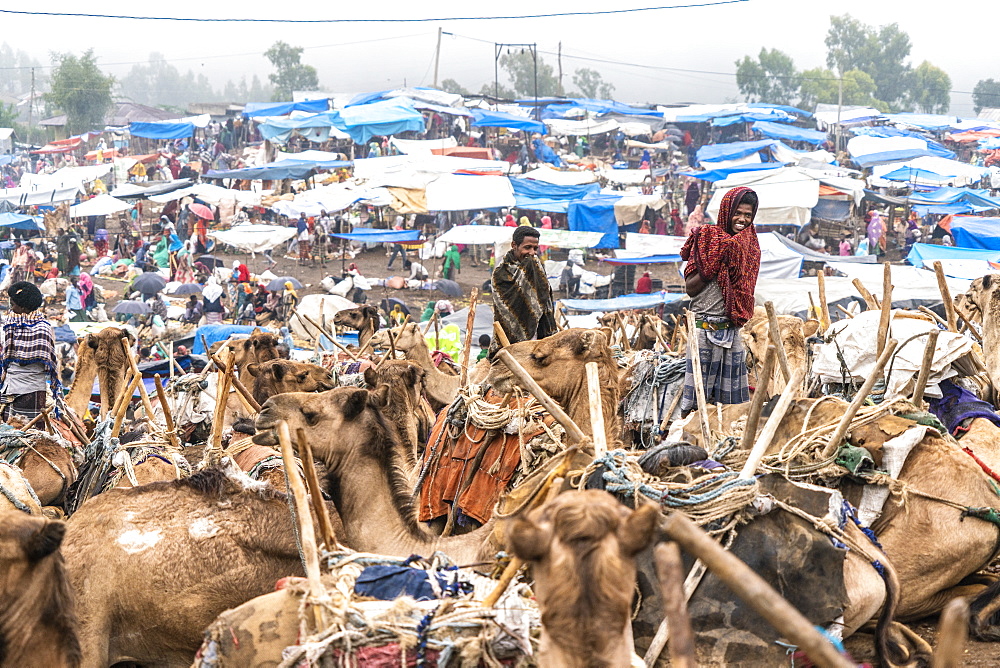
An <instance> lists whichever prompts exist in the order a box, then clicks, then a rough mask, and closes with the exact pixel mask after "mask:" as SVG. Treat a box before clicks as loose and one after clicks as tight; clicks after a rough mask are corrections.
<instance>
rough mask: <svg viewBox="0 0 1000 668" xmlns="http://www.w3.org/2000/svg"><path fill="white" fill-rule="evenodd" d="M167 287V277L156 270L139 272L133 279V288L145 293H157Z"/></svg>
mask: <svg viewBox="0 0 1000 668" xmlns="http://www.w3.org/2000/svg"><path fill="white" fill-rule="evenodd" d="M165 287H167V279H165V278H163V277H162V276H160V275H159V274H158V273H156V272H154V271H147V272H144V273H142V274H139V275H138V276H136V277H135V280H134V281H132V289H133V290H138V291H139V292H140V293H142V294H144V295H155V294H156V293H157V292H159V291H160V290H162V289H163V288H165Z"/></svg>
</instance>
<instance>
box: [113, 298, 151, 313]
mask: <svg viewBox="0 0 1000 668" xmlns="http://www.w3.org/2000/svg"><path fill="white" fill-rule="evenodd" d="M149 311H150V308H149V304H147V303H146V302H140V301H135V300H125V301H121V302H118V303H117V304H116V305H115V307H114V309H112V312H113V313H125V314H128V315H146V314H147V313H149Z"/></svg>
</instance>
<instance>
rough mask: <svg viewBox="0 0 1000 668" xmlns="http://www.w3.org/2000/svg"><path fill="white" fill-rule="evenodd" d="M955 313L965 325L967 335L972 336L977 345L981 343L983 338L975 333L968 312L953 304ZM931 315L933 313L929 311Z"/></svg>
mask: <svg viewBox="0 0 1000 668" xmlns="http://www.w3.org/2000/svg"><path fill="white" fill-rule="evenodd" d="M955 312H956V313H958V315H959V316H961V318H962V321H963V322H964V323H965V325H966V329H967V330H968V332H969V334H971V335H972V338H974V339H975V340H977V341H979V343H982V342H983V337H982V336H980V335H979V332H977V331H976V328H975V327H973V326H972V316H970V315H969V312H968V311H966V310H965V309H964V308H963V307H961V306H959V305H958V304H955ZM931 313H933V311H931Z"/></svg>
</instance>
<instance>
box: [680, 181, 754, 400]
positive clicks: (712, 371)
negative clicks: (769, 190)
mask: <svg viewBox="0 0 1000 668" xmlns="http://www.w3.org/2000/svg"><path fill="white" fill-rule="evenodd" d="M757 204H758V200H757V193H755V192H754V191H753V190H751V189H750V188H746V187H742V186H741V187H738V188H733V189H732V190H730V191H729V192H727V193H726V194H725V195H724V196H723V198H722V203H721V204H720V206H719V223H718V224H717V225H703V226H702V227H699V228H696V229H694V230H691V235H690V236H689V237H688V239H687V241H686V242H685V243H684V247H683V248H682V249H681V257H682V258H684V259H685V260H686V261H687V266H686V267H685V269H684V287H685V291H686V292H687V294H688V296H689V297H691V307H690V308H691V312H692V315H693V316H694V318H695V327H696V328H697V336H698V350H699V356H700V359H701V373H702V378H703V381H704V386H705V400H706V401H707V402H708V403H709V404H740V403H743V402H745V401H749V400H750V389H749V386H748V383H747V366H746V351H745V349H744V347H743V339H742V338H741V336H740V328H741V327H742V326H743V325H744V324H745V323H746V322H747V321H748V320H750V318H751V317H752V316H753V308H754V288H756V286H757V274H758V273H759V271H760V244H759V243H758V242H757V230H756V229H755V228H754V225H753V219H754V217H755V216H756V215H757ZM691 360H692V355H691V348H690V347H689V348H688V355H687V366H686V369H685V374H684V393H683V395H682V397H681V413H682V415H685V416H686V415H688V414H689V413H690V412H691V411H693V410H694V409H695V407H696V406H697V399H696V396H695V389H694V388H695V381H694V365H693V363H692V361H691Z"/></svg>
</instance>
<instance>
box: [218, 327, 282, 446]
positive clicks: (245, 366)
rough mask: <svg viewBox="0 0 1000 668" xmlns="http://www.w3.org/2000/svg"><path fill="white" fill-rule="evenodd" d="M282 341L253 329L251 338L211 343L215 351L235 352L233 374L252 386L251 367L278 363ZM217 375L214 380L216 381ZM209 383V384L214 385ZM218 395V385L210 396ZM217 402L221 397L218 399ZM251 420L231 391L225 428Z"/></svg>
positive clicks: (225, 416) (231, 390) (256, 328)
mask: <svg viewBox="0 0 1000 668" xmlns="http://www.w3.org/2000/svg"><path fill="white" fill-rule="evenodd" d="M279 343H280V340H279V339H278V337H277V335H275V334H273V333H271V332H267V331H264V330H262V329H261V328H260V327H254V329H253V331H252V332H250V336H248V337H246V338H244V339H230V340H227V341H218V342H216V343H214V344H212V349H214V351H218V350H222V349H223V348H228V349H229V350H230V351H232V355H233V369H234V373H236V374H237V378H239V380H240V382H241V383H243V385H244V387H250V386H252V385H253V384H254V382H255V377H254V374H253V373H252V372H251V371H250V367H251V366H252V365H259V364H263V363H264V362H270V361H271V360H276V359H279V358H280V357H281V355H280V354H279V353H278V344H279ZM216 346H218V348H216ZM217 379H218V376H217V375H216V378H215V379H213V381H217ZM213 381H210V382H213ZM217 393H218V389H217V386H216V387H215V388H213V390H212V392H211V394H212V396H213V397H215V395H216V394H217ZM215 399H216V400H217V399H218V397H215ZM245 417H250V414H249V412H248V410H247V408H246V407H245V406H244V405H243V402H242V401H240V398H239V397H238V396H236V390H235V389H233V388H230V390H229V396H228V397H226V411H225V414H224V418H223V426H224V427H230V426H232V424H233V423H234V422H235V421H236V420H238V419H239V418H245Z"/></svg>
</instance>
